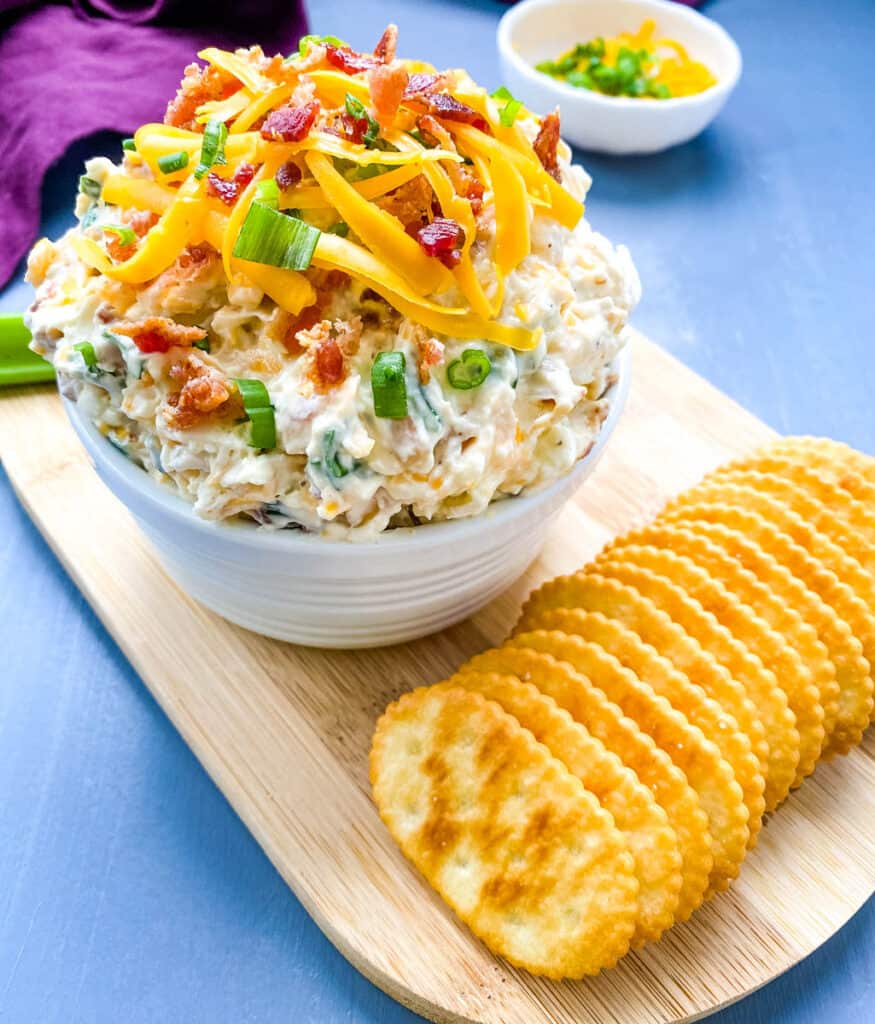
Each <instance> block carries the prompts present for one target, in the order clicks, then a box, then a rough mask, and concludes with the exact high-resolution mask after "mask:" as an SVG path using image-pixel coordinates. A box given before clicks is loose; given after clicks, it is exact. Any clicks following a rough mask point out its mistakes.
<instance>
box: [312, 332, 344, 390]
mask: <svg viewBox="0 0 875 1024" xmlns="http://www.w3.org/2000/svg"><path fill="white" fill-rule="evenodd" d="M310 352H311V353H312V358H313V362H312V365H311V367H310V372H309V377H310V380H312V381H313V384H314V386H315V388H316V390H317V391H330V390H331V388H334V387H337V385H338V384H340V382H341V381H342V380H343V378H344V376H345V375H346V367H345V365H344V362H343V352H342V351H341V348H340V345H338V343H337V339H336V338H333V337H331V336H330V335H329V336H328V337H326V338H323V339H322V340H321V341H319V342H317V344H316V345H315V346H314V347H313V348H311V349H310Z"/></svg>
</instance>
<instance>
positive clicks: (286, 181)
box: [276, 160, 302, 192]
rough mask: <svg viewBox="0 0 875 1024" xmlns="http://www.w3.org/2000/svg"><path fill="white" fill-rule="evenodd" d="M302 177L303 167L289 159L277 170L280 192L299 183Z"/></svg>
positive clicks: (277, 182)
mask: <svg viewBox="0 0 875 1024" xmlns="http://www.w3.org/2000/svg"><path fill="white" fill-rule="evenodd" d="M301 178H302V174H301V168H300V167H298V165H297V164H296V163H295V161H294V160H287V161H286V162H285V163H284V164H283V165H282V167H280V168H279V170H278V171H277V172H276V184H277V188H278V189H279V190H280V192H286V191H288V189H290V188H292V187H293V186H295V185H297V184H298V182H299V181H300V180H301Z"/></svg>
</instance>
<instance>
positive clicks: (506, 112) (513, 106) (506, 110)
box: [498, 100, 523, 128]
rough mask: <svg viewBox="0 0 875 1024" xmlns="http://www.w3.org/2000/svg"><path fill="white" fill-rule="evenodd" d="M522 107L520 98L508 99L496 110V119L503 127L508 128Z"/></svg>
mask: <svg viewBox="0 0 875 1024" xmlns="http://www.w3.org/2000/svg"><path fill="white" fill-rule="evenodd" d="M522 109H523V104H522V101H521V100H508V101H507V103H505V105H504V106H503V107H502V108H501V110H500V111H499V112H498V120H499V121H500V122H501V124H502V125H503V126H504V127H505V128H510V127H511V126H512V125H513V123H514V121H516V119H517V116H518V115H519V112H520V111H521V110H522Z"/></svg>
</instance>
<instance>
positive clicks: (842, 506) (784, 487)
mask: <svg viewBox="0 0 875 1024" xmlns="http://www.w3.org/2000/svg"><path fill="white" fill-rule="evenodd" d="M714 477H715V479H721V480H731V481H734V482H736V483H749V484H750V485H751V486H753V487H756V488H757V489H758V490H765V491H767V492H768V493H770V494H772V495H773V496H775V497H778V498H781V499H782V500H784V501H786V502H787V503H788V504H789V505H790V506H791V507H792V508H793V509H794V511H796V512H798V513H799V515H801V516H802V518H803V519H805V520H806V521H807V522H809V523H811V525H812V526H813V527H814V528H815V529H816V530H820V532H821V533H824V534H826V535H827V536H828V537H829V538H830V539H831V540H833V541H835V543H836V544H838V545H839V547H842V548H844V549H845V551H846V552H847V553H848V554H849V555H851V556H852V557H853V558H856V559H857V561H858V562H859V563H860V564H861V565H862V566H863V568H864V569H865V570H866V571H867V572H868V573H869V574H870V575H873V574H875V485H871V484H867V485H866V486H867V489H868V491H869V492H870V493H867V494H866V500H862V501H861V500H859V498H858V497H855V496H854V495H853V494H851V493H850V492H849V491H847V490H845V489H844V488H842V487H839V485H838V484H837V483H835V482H834V481H833V480H830V479H827V478H825V477H824V476H822V475H821V474H820V473H818V472H816V471H815V470H814V469H812V468H811V467H810V466H807V465H806V464H805V463H804V462H802V461H800V460H798V459H794V458H793V457H792V456H790V455H782V454H781V453H780V452H772V451H766V452H763V453H761V454H760V455H758V456H752V457H751V458H749V459H746V460H743V461H741V462H739V463H733V464H730V465H728V466H725V467H724V468H723V469H721V470H719V471H718V472H717V473H715V474H714Z"/></svg>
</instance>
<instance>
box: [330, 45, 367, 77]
mask: <svg viewBox="0 0 875 1024" xmlns="http://www.w3.org/2000/svg"><path fill="white" fill-rule="evenodd" d="M325 59H326V60H327V61H328V63H329V64H331V65H333V66H334V67H336V68H340V70H341V71H343V72H345V73H346V74H347V75H357V74H358V73H359V72H360V71H368V70H369V69H370V68H372V67H374V65H376V64H379V63H380V62H379V60H377V58H376V57H369V56H368V55H367V54H364V53H356V52H355V50H353V49H350V47H348V46H332V45H331V44H330V43H326V44H325Z"/></svg>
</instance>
